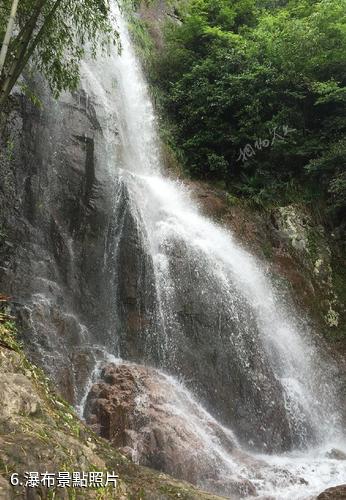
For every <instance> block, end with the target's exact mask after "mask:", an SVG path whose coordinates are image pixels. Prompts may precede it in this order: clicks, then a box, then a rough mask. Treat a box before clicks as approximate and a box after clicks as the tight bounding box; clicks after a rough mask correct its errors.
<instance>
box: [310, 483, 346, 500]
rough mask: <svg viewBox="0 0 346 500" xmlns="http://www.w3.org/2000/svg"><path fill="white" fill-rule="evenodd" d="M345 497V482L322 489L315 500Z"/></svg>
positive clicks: (333, 499) (339, 499) (342, 499)
mask: <svg viewBox="0 0 346 500" xmlns="http://www.w3.org/2000/svg"><path fill="white" fill-rule="evenodd" d="M345 499H346V484H341V485H340V486H333V487H332V488H328V489H327V490H325V491H323V492H322V493H321V494H320V495H318V497H317V500H345Z"/></svg>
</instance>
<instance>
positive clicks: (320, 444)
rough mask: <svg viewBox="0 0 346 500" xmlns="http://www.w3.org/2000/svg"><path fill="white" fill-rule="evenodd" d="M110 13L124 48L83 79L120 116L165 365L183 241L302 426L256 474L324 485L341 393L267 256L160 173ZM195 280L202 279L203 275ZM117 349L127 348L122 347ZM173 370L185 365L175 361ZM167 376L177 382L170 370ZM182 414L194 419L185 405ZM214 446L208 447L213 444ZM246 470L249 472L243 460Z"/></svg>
mask: <svg viewBox="0 0 346 500" xmlns="http://www.w3.org/2000/svg"><path fill="white" fill-rule="evenodd" d="M114 16H115V18H116V20H117V25H118V28H119V33H120V39H121V44H122V51H121V54H120V55H118V54H116V53H114V54H113V55H111V57H110V58H107V59H105V58H100V60H99V61H98V62H96V63H88V64H87V63H85V64H84V67H83V84H84V87H85V88H86V90H87V92H88V93H89V94H90V95H94V97H95V100H96V102H98V104H99V112H100V116H102V117H103V119H104V121H105V122H106V124H107V127H111V126H112V117H114V116H115V115H116V116H117V123H118V127H119V130H118V132H119V136H118V142H117V143H116V144H114V145H113V144H110V146H109V148H110V150H111V151H112V153H111V154H110V155H109V156H108V158H110V160H109V168H110V169H112V168H113V166H112V162H113V161H116V164H117V165H118V166H119V165H120V166H121V168H119V169H117V170H116V171H114V176H116V179H117V185H122V186H126V190H127V192H128V196H129V203H130V204H131V209H132V213H133V216H134V217H135V219H136V220H137V223H138V226H139V227H141V230H142V232H143V235H144V238H145V244H146V247H147V252H148V254H149V255H150V257H151V259H152V262H153V269H154V283H155V288H156V296H157V302H158V304H157V307H158V310H159V314H158V317H159V320H158V321H159V325H158V326H159V330H160V353H159V358H160V366H161V368H162V369H165V368H169V370H170V372H174V368H175V366H178V365H179V359H178V358H179V356H180V350H179V349H180V344H181V342H182V338H183V337H184V331H183V329H182V326H181V323H179V320H178V316H177V312H176V310H175V309H174V308H173V307H172V303H173V302H174V300H175V298H176V297H175V295H176V293H177V292H176V286H177V285H176V283H177V280H179V276H177V274H179V269H177V268H176V267H175V268H174V267H173V268H172V264H171V260H172V253H173V254H174V252H176V244H177V242H178V244H179V248H180V247H181V248H183V249H184V253H183V257H185V258H186V257H188V258H191V269H192V270H191V273H192V274H193V273H195V274H197V275H198V272H199V267H198V266H202V267H201V269H203V273H204V274H203V279H205V289H204V288H203V286H202V289H200V290H198V294H199V296H200V298H201V301H202V300H205V295H207V294H208V286H207V281H208V280H209V281H210V283H212V284H213V283H217V287H218V288H217V293H218V297H219V299H218V300H219V305H218V307H220V308H221V309H222V313H223V316H222V317H221V316H220V322H221V323H222V321H223V319H222V318H231V319H232V321H235V322H236V323H238V324H239V330H237V331H234V330H232V331H231V335H230V338H229V339H225V338H222V342H224V343H225V349H226V343H227V342H230V343H231V344H232V346H233V348H234V349H235V351H236V352H237V354H238V357H239V359H238V362H239V363H240V364H242V369H243V370H244V372H246V371H249V372H251V370H253V368H252V367H251V366H250V362H249V360H248V355H247V353H246V345H247V344H246V343H244V340H243V336H244V337H245V336H247V337H249V338H251V336H252V335H255V331H256V332H257V333H256V335H258V338H259V344H258V345H259V346H260V348H261V349H263V353H261V356H262V358H263V359H265V360H266V362H267V363H268V366H270V370H271V372H272V373H273V377H274V380H275V381H276V382H277V383H278V386H279V387H280V390H281V391H282V394H283V399H284V405H285V409H286V417H287V419H288V421H289V425H290V426H291V427H292V434H295V433H298V434H299V433H301V434H302V436H300V437H301V439H300V440H301V442H302V443H303V445H304V447H305V451H302V450H300V451H299V452H296V453H293V452H290V454H287V455H285V456H282V457H279V456H275V455H274V456H271V457H270V458H268V457H264V459H265V460H266V461H267V462H269V465H270V466H272V468H271V469H270V470H271V472H270V473H269V472H268V470H269V469H268V470H267V469H266V470H267V478H265V477H264V476H262V477H261V478H260V479H257V480H256V479H254V478H253V477H251V479H252V480H253V481H254V483H255V484H256V486H257V488H258V491H259V492H261V493H263V494H270V495H277V498H282V499H283V498H287V499H293V498H297V499H299V498H300V499H302V498H307V497H308V496H309V495H311V494H314V493H316V492H318V491H319V490H321V489H323V487H324V486H326V485H332V484H337V483H338V482H341V481H342V479H343V475H344V474H345V477H346V466H345V465H343V463H342V462H337V461H335V460H330V459H327V458H326V457H325V451H326V450H327V449H328V448H329V449H330V448H331V447H333V446H335V445H334V443H337V447H338V448H340V443H342V439H343V437H342V431H341V424H340V418H339V415H338V411H337V408H338V403H337V397H336V394H334V391H333V386H332V385H331V384H328V378H326V377H325V376H324V375H325V374H326V373H327V372H328V370H329V367H328V365H327V364H326V363H324V361H323V360H322V359H321V357H320V356H319V353H318V349H317V347H316V346H315V344H314V342H313V341H312V337H313V336H312V335H311V332H309V330H308V328H307V327H306V325H305V324H304V322H303V321H302V319H301V318H299V316H298V315H297V314H296V313H295V312H294V311H292V308H290V307H288V306H286V305H285V304H284V301H283V300H282V298H281V297H280V296H279V294H278V293H277V291H276V289H275V288H274V286H273V284H272V283H271V281H270V278H269V276H267V275H266V272H265V270H264V269H263V266H262V264H261V263H260V262H259V261H258V260H257V259H256V258H255V257H253V256H252V255H250V254H249V253H248V252H246V251H245V250H244V249H243V248H242V247H241V246H240V245H239V243H238V242H237V241H236V240H235V238H234V237H233V235H232V234H231V233H230V232H229V231H228V230H226V229H225V228H223V227H220V226H219V225H217V224H215V223H213V222H211V221H209V220H208V219H207V218H205V217H204V216H202V215H201V213H200V211H199V209H198V207H197V206H196V203H195V202H194V201H192V197H191V195H190V193H189V191H188V189H187V188H186V187H184V185H183V184H182V183H181V182H178V181H173V180H170V179H168V178H167V177H165V176H164V174H163V172H162V170H163V169H162V165H161V160H160V148H159V140H158V136H157V132H156V122H155V113H154V110H153V106H152V104H151V101H150V98H149V95H148V89H147V86H146V83H145V80H144V77H143V75H142V71H141V68H140V64H139V62H138V60H137V58H136V55H135V53H134V49H133V47H132V43H131V40H130V36H129V33H128V30H127V27H126V23H125V21H124V20H123V17H122V15H121V12H120V9H119V8H118V7H117V6H116V5H115V6H114ZM107 127H106V128H107ZM113 146H114V147H113ZM114 244H115V242H114ZM195 262H197V264H195ZM192 274H191V275H192ZM184 279H186V278H184ZM191 279H192V278H191ZM196 280H197V281H196V282H197V283H200V281H199V280H198V276H197V277H196ZM202 285H203V282H202ZM206 300H208V299H206ZM242 304H245V305H246V307H245V306H244V311H241V310H240V309H241V307H242ZM247 311H250V312H251V317H252V319H253V323H250V321H249V324H248V325H247V324H245V325H244V324H243V323H244V317H246V314H247ZM244 315H245V316H244ZM227 321H228V319H227ZM221 328H223V325H220V331H221ZM214 335H217V332H214V331H211V332H210V340H209V342H210V343H212V342H213V339H214ZM256 345H257V344H256ZM114 354H116V355H122V353H121V352H115V353H114ZM177 372H178V373H180V374H181V373H182V371H181V370H178V369H177ZM256 376H258V377H259V378H260V377H261V376H262V374H261V373H260V371H258V372H255V371H254V378H253V379H252V383H253V384H254V385H256ZM258 380H259V379H258ZM171 382H172V384H173V385H174V380H173V379H171ZM179 387H180V386H179V385H178V384H176V385H175V386H174V391H179V390H181V391H184V394H185V396H184V398H185V399H186V389H182V388H180V389H179ZM260 390H261V386H260V385H259V387H258V391H259V392H260ZM175 393H176V392H175ZM185 399H184V400H185ZM176 401H178V399H176ZM177 404H178V403H177ZM194 404H196V403H194ZM271 404H272V405H273V406H275V404H276V401H275V400H273V401H271ZM184 411H185V408H184ZM204 414H205V413H204ZM197 415H198V413H197ZM184 417H185V418H187V419H188V418H189V416H188V414H186V412H185V413H184ZM193 418H194V419H195V418H196V414H194V416H193ZM210 418H212V417H210ZM305 424H308V426H309V427H311V429H312V433H313V435H314V446H312V445H310V447H309V436H304V435H303V434H304V432H305V431H304V429H305ZM206 436H207V438H206V439H205V443H206V447H209V448H212V447H213V446H214V447H215V446H216V444H215V443H213V440H212V439H211V438H210V435H208V433H207V434H206ZM217 447H218V448H217V454H218V456H219V457H220V456H222V455H223V453H220V443H217ZM215 450H216V448H215V449H214V450H213V453H211V455H213V454H215V453H216V451H215ZM224 457H225V467H226V465H227V468H228V469H229V463H228V462H230V463H233V462H234V458H232V457H230V456H228V455H227V451H226V450H225V451H224ZM262 458H263V457H262ZM279 467H282V468H285V469H286V470H289V471H290V472H292V473H293V474H294V476H298V477H303V478H304V479H305V480H306V481H307V484H302V482H299V481H298V482H294V481H293V482H290V481H288V479H287V477H280V473H279V472H278V470H279V469H278V468H279ZM275 470H276V472H275ZM237 472H239V471H237ZM241 473H242V474H243V475H245V476H246V475H249V474H250V472H249V470H246V468H245V469H244V468H243V469H242V470H241Z"/></svg>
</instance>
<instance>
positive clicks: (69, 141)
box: [0, 83, 112, 402]
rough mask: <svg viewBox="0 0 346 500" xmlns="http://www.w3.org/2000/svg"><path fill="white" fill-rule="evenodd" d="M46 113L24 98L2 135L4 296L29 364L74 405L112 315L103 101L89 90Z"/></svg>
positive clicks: (50, 104) (45, 98) (48, 105)
mask: <svg viewBox="0 0 346 500" xmlns="http://www.w3.org/2000/svg"><path fill="white" fill-rule="evenodd" d="M36 86H37V88H38V89H39V93H40V95H41V96H42V102H43V104H42V107H41V108H37V107H35V106H33V105H32V104H31V103H30V102H29V101H28V100H27V99H26V98H25V97H24V96H16V99H15V101H14V105H13V107H12V111H11V112H10V114H9V116H8V119H7V123H6V126H5V129H4V132H3V134H2V137H1V141H2V145H1V173H2V175H1V196H0V204H1V211H0V219H1V221H0V227H1V241H0V252H1V269H0V288H1V290H2V291H3V292H4V293H6V294H7V295H10V296H12V298H13V306H14V308H15V310H16V311H17V313H18V315H19V317H20V320H21V326H22V332H23V339H24V341H25V345H26V348H27V349H28V350H29V351H30V353H31V357H32V358H33V359H35V360H36V361H37V362H38V363H40V364H41V365H44V366H45V367H46V369H48V371H49V372H50V373H51V374H53V375H54V379H55V380H56V382H57V385H58V386H59V387H60V390H61V391H62V392H63V393H64V395H65V396H66V397H67V398H68V399H69V401H71V402H73V401H74V400H75V398H76V397H77V396H78V394H75V388H76V387H78V385H79V382H81V381H80V380H79V378H80V377H81V376H83V375H82V371H87V368H88V365H90V359H89V358H90V357H93V356H94V353H93V352H90V349H88V344H89V343H92V339H94V338H95V336H96V337H97V338H98V339H99V340H100V339H102V338H103V337H104V336H105V335H111V333H110V332H109V330H108V327H109V325H108V324H107V314H106V312H105V305H106V300H105V297H107V296H108V291H107V289H106V288H107V287H106V286H104V285H105V280H104V279H103V271H104V269H103V259H104V248H105V237H106V235H107V230H108V224H109V214H111V212H112V210H111V206H110V204H111V199H112V197H111V194H110V189H111V188H110V187H109V186H110V183H109V172H107V169H106V168H105V165H104V164H103V163H102V162H101V157H102V148H103V147H104V138H103V131H102V128H101V125H100V124H99V123H98V121H97V118H96V115H95V109H94V106H95V103H94V102H92V101H91V99H90V97H89V96H88V95H86V93H85V92H83V91H82V90H81V91H79V92H78V93H76V94H74V95H73V96H71V95H65V96H63V97H62V98H61V99H60V100H59V102H55V101H54V100H53V99H52V98H51V97H50V95H49V93H48V92H47V91H46V90H45V87H44V85H43V84H42V83H36Z"/></svg>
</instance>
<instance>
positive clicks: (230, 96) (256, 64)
mask: <svg viewBox="0 0 346 500" xmlns="http://www.w3.org/2000/svg"><path fill="white" fill-rule="evenodd" d="M180 17H181V18H182V23H181V24H180V25H177V24H172V23H169V25H168V26H167V27H166V30H165V47H164V50H162V51H161V52H159V53H158V54H157V55H156V57H155V58H153V60H152V62H151V65H150V66H149V68H148V71H149V76H150V79H151V82H152V84H153V86H154V87H155V88H158V89H160V91H161V92H160V93H159V95H160V96H161V97H160V104H161V106H162V107H163V109H164V112H165V114H168V116H169V118H170V122H171V124H172V125H171V130H172V134H173V141H174V144H175V147H176V148H177V149H178V150H179V151H180V152H181V153H182V155H183V158H184V163H185V167H186V169H187V171H188V172H190V174H191V175H192V176H195V177H199V178H206V179H211V180H215V179H218V180H222V181H224V182H225V183H226V185H227V186H228V188H229V189H230V190H232V191H233V192H235V194H239V195H243V196H246V197H249V198H251V199H252V200H255V201H256V203H270V202H271V203H273V202H275V200H278V199H279V200H280V202H281V203H282V202H291V201H296V200H297V198H298V199H302V197H303V198H304V199H305V200H307V201H309V200H310V201H314V202H315V201H316V199H317V198H322V199H323V200H324V201H326V202H327V203H328V204H329V207H330V209H331V212H332V213H333V216H334V217H335V218H336V219H337V220H339V222H340V221H341V219H342V217H343V215H344V214H345V199H346V196H345V173H344V172H345V162H346V159H345V158H346V156H345V155H346V151H345V146H344V144H345V142H344V138H345V132H346V113H345V107H346V88H345V82H346V65H345V53H346V0H287V1H283V0H282V1H281V0H280V1H268V2H256V1H252V0H216V1H215V0H190V1H189V2H188V3H187V5H185V7H184V8H183V9H182V10H181V13H180ZM244 151H245V152H246V153H247V154H246V155H244V154H242V153H244Z"/></svg>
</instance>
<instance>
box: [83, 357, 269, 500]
mask: <svg viewBox="0 0 346 500" xmlns="http://www.w3.org/2000/svg"><path fill="white" fill-rule="evenodd" d="M174 384H175V383H174V382H173V379H171V378H170V377H168V376H166V375H164V374H162V373H160V372H158V371H157V370H154V369H152V368H146V367H143V366H139V365H134V364H120V365H114V364H110V365H107V366H105V367H104V368H103V370H102V373H101V379H100V381H99V382H98V383H96V384H95V385H94V386H93V387H92V389H91V391H90V393H89V395H88V399H87V403H86V411H85V416H86V421H87V423H88V424H89V425H90V426H91V427H92V428H93V429H94V430H95V431H96V432H97V433H99V434H100V435H101V436H102V437H104V438H106V439H108V440H110V441H111V443H112V444H113V446H115V447H120V449H121V450H122V451H123V452H124V453H125V454H126V455H127V456H129V457H131V458H132V460H134V461H135V462H139V463H141V464H143V465H147V466H150V467H153V468H155V469H158V470H162V471H164V472H167V473H169V474H172V475H173V476H175V477H177V478H179V479H185V480H188V481H190V482H192V483H194V484H197V485H199V486H200V487H202V488H205V489H207V490H209V491H215V492H218V493H219V494H220V493H221V494H225V495H228V496H232V495H236V496H241V497H244V496H247V495H254V494H256V489H255V487H254V485H253V484H252V483H251V481H249V480H247V479H245V478H243V477H241V476H239V474H238V472H237V470H238V466H236V465H235V462H237V463H238V464H241V463H242V464H243V465H244V466H245V465H246V466H247V467H249V468H256V467H258V464H259V463H260V462H259V461H256V460H255V459H253V458H252V457H250V456H249V455H247V454H246V453H244V452H241V451H240V449H239V448H238V446H237V444H236V441H235V438H234V436H233V434H232V433H231V431H229V430H227V429H225V428H223V427H222V426H220V424H218V423H217V422H216V421H215V420H214V419H213V418H212V417H211V416H210V415H208V414H207V413H206V412H205V411H204V410H203V409H202V408H201V407H200V406H199V405H198V404H197V403H196V402H195V401H194V400H192V399H191V396H189V394H188V393H187V392H186V390H184V389H183V388H179V389H178V388H177V387H176V386H175V385H174ZM225 453H228V454H229V457H233V459H234V460H235V462H234V463H233V464H230V463H229V464H228V465H227V466H226V465H225V464H226V462H225V458H224V454H225ZM230 460H231V459H230Z"/></svg>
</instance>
